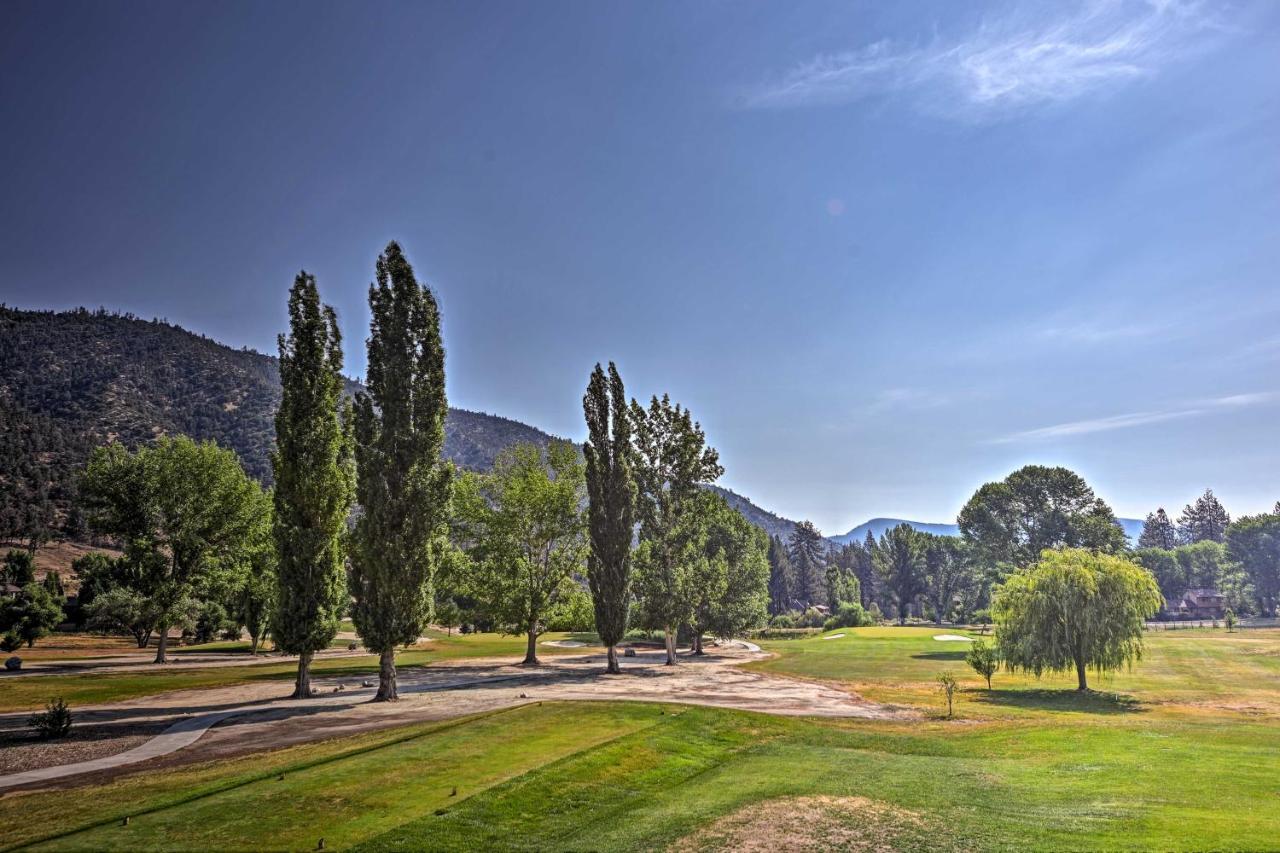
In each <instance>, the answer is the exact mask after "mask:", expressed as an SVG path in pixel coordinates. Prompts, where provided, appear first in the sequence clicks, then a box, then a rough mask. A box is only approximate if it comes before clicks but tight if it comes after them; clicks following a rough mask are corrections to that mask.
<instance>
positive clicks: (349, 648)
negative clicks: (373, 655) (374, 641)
mask: <svg viewBox="0 0 1280 853" xmlns="http://www.w3.org/2000/svg"><path fill="white" fill-rule="evenodd" d="M358 648H360V644H359V643H347V651H349V652H354V651H355V650H356V649H358Z"/></svg>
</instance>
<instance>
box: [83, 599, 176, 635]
mask: <svg viewBox="0 0 1280 853" xmlns="http://www.w3.org/2000/svg"><path fill="white" fill-rule="evenodd" d="M85 616H86V625H87V626H88V627H89V628H91V629H93V630H95V631H104V632H108V631H109V632H122V633H126V634H130V635H132V636H133V639H134V641H135V642H136V643H137V644H138V648H140V649H145V648H146V647H147V643H148V642H149V641H150V639H151V634H152V632H153V631H154V630H155V627H156V623H157V621H158V620H159V618H160V612H159V609H158V608H157V607H156V606H155V605H154V604H153V603H152V602H151V601H150V600H149V599H148V598H147V597H146V596H144V595H143V594H142V593H140V592H138V591H136V590H134V589H130V588H128V587H124V586H118V587H114V588H112V589H108V590H107V591H106V592H99V593H98V594H97V595H96V596H95V597H94V599H93V601H92V602H91V603H90V604H89V606H88V607H86V608H85Z"/></svg>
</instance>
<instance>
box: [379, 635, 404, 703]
mask: <svg viewBox="0 0 1280 853" xmlns="http://www.w3.org/2000/svg"><path fill="white" fill-rule="evenodd" d="M399 698H400V694H399V693H397V692H396V650H395V648H394V647H392V648H390V649H387V650H386V651H385V652H383V653H382V655H381V656H380V657H379V659H378V693H377V695H375V696H374V697H373V701H375V702H394V701H396V700H397V699H399Z"/></svg>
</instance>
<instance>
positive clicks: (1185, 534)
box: [1178, 489, 1231, 545]
mask: <svg viewBox="0 0 1280 853" xmlns="http://www.w3.org/2000/svg"><path fill="white" fill-rule="evenodd" d="M1230 524H1231V516H1230V515H1228V514H1227V510H1226V509H1225V508H1224V507H1223V506H1222V504H1221V503H1220V502H1219V501H1218V499H1217V498H1216V497H1214V495H1213V489H1205V490H1204V494H1203V495H1201V496H1200V497H1198V498H1196V502H1195V504H1194V505H1193V504H1187V506H1186V507H1185V508H1183V510H1182V515H1180V516H1179V517H1178V536H1179V538H1180V539H1181V540H1182V541H1183V543H1185V544H1188V545H1190V544H1193V543H1196V542H1223V541H1225V540H1226V536H1227V527H1228V525H1230Z"/></svg>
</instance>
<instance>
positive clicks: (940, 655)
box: [911, 652, 965, 660]
mask: <svg viewBox="0 0 1280 853" xmlns="http://www.w3.org/2000/svg"><path fill="white" fill-rule="evenodd" d="M964 655H965V653H964V652H925V653H923V654H918V655H912V656H911V657H913V658H915V659H916V660H964Z"/></svg>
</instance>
